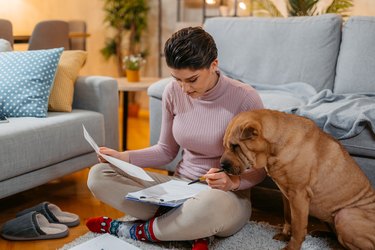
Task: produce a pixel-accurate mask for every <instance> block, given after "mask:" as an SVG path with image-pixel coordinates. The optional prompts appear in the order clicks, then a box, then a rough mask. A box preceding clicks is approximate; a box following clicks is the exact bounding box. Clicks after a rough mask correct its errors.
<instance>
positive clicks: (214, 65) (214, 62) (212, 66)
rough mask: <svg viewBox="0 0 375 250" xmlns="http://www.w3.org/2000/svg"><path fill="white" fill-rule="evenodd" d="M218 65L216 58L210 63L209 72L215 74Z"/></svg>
mask: <svg viewBox="0 0 375 250" xmlns="http://www.w3.org/2000/svg"><path fill="white" fill-rule="evenodd" d="M218 65H219V60H218V59H217V58H216V59H215V60H214V61H213V62H212V63H211V70H212V72H215V73H216V71H217V70H218Z"/></svg>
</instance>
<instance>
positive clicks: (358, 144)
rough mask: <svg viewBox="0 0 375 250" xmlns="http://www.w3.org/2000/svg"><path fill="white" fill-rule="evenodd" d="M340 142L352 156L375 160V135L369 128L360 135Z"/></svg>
mask: <svg viewBox="0 0 375 250" xmlns="http://www.w3.org/2000/svg"><path fill="white" fill-rule="evenodd" d="M340 142H341V144H342V145H343V146H344V147H345V148H346V150H348V152H349V153H350V154H351V155H360V156H363V157H369V158H375V147H374V145H375V135H374V133H373V132H372V130H371V129H370V128H369V127H366V128H365V129H364V130H362V132H361V133H359V134H358V135H356V136H354V137H352V138H349V139H344V140H340Z"/></svg>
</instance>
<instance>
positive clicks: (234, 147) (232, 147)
mask: <svg viewBox="0 0 375 250" xmlns="http://www.w3.org/2000/svg"><path fill="white" fill-rule="evenodd" d="M238 147H239V146H238V144H230V150H231V151H235V150H236V148H238Z"/></svg>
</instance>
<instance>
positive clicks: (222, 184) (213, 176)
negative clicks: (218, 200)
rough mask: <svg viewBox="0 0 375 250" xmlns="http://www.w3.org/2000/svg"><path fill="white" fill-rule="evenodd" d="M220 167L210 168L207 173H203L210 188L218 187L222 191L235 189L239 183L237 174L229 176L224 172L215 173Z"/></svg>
mask: <svg viewBox="0 0 375 250" xmlns="http://www.w3.org/2000/svg"><path fill="white" fill-rule="evenodd" d="M219 170H220V169H218V168H211V169H210V170H209V171H208V172H207V174H205V175H204V177H205V178H206V182H207V184H208V185H209V186H210V187H211V188H216V189H220V190H223V191H230V190H234V189H237V188H238V186H239V185H240V183H239V182H240V179H239V176H234V175H233V176H232V175H231V176H229V175H228V174H227V173H225V172H220V173H216V172H217V171H219Z"/></svg>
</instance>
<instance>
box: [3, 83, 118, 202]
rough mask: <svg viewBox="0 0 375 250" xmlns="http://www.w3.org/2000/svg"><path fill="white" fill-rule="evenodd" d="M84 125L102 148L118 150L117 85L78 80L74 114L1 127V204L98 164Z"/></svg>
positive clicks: (56, 114)
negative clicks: (24, 191) (9, 198)
mask: <svg viewBox="0 0 375 250" xmlns="http://www.w3.org/2000/svg"><path fill="white" fill-rule="evenodd" d="M82 124H84V125H85V127H86V129H87V130H88V131H89V133H90V134H91V136H92V137H93V138H94V140H95V141H96V142H97V143H98V144H99V145H106V146H108V147H112V148H118V92H117V82H116V80H115V79H113V78H110V77H102V76H87V77H79V78H78V79H77V81H76V84H75V91H74V103H73V111H72V112H71V113H64V112H49V113H48V117H47V118H33V117H22V118H9V123H1V124H0V145H1V146H0V159H1V162H0V171H1V174H0V198H4V197H7V196H9V195H12V194H15V193H18V192H21V191H23V190H27V189H30V188H32V187H35V186H38V185H41V184H44V183H46V182H48V181H50V180H53V179H55V178H58V177H61V176H64V175H66V174H69V173H72V172H74V171H77V170H80V169H83V168H85V167H89V166H91V165H93V164H94V163H96V162H97V158H96V154H95V152H94V151H93V149H92V148H91V146H90V145H89V144H88V143H87V142H86V140H85V139H84V137H83V130H82Z"/></svg>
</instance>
